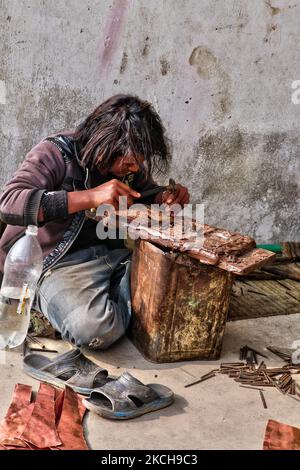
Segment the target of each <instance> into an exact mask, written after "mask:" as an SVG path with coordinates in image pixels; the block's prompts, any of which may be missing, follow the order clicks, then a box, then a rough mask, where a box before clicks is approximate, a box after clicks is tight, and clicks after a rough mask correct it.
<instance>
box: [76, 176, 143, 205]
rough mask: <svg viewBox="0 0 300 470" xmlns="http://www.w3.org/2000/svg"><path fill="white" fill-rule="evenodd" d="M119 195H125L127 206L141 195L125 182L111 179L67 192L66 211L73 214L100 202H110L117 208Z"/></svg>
mask: <svg viewBox="0 0 300 470" xmlns="http://www.w3.org/2000/svg"><path fill="white" fill-rule="evenodd" d="M120 196H126V197H127V206H128V207H129V206H131V205H132V204H133V202H134V199H136V198H139V197H140V196H141V195H140V193H138V192H137V191H135V190H134V189H132V188H129V186H127V185H126V184H125V183H122V182H121V181H119V180H117V179H112V180H110V181H107V182H106V183H103V184H100V185H99V186H96V187H95V188H91V189H87V190H84V191H75V192H70V193H68V212H69V214H73V213H75V212H79V211H82V210H86V209H90V208H91V207H95V208H96V207H98V206H100V205H101V204H111V205H113V206H114V207H115V209H118V208H119V197H120Z"/></svg>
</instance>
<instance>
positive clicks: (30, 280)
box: [0, 225, 43, 349]
mask: <svg viewBox="0 0 300 470" xmlns="http://www.w3.org/2000/svg"><path fill="white" fill-rule="evenodd" d="M37 233H38V228H37V227H36V226H34V225H29V226H28V227H27V229H26V232H25V235H24V236H22V237H21V238H20V239H19V240H18V241H17V242H16V243H15V244H14V245H13V246H12V247H11V249H10V250H9V252H8V254H7V256H6V259H5V263H4V276H3V281H2V285H1V290H0V349H5V348H6V347H9V348H14V347H16V346H19V345H20V344H22V343H23V341H24V339H25V337H26V335H27V330H28V326H29V321H30V309H31V306H32V302H33V299H34V296H35V291H36V287H37V282H38V280H39V277H40V276H41V273H42V267H43V254H42V249H41V247H40V244H39V242H38V239H37Z"/></svg>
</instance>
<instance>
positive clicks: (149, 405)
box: [83, 372, 174, 419]
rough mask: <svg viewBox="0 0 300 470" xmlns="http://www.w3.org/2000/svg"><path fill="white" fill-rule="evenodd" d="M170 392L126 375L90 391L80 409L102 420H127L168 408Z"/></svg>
mask: <svg viewBox="0 0 300 470" xmlns="http://www.w3.org/2000/svg"><path fill="white" fill-rule="evenodd" d="M173 401H174V393H173V392H172V390H170V389H169V388H168V387H165V386H164V385H160V384H148V385H144V384H143V383H142V382H140V381H139V380H137V379H136V378H135V377H133V376H132V375H131V374H130V373H129V372H124V373H123V374H122V375H121V376H120V377H119V378H118V379H117V380H113V381H111V382H109V383H107V384H105V385H104V386H103V387H101V388H98V389H95V390H93V391H92V392H91V395H90V397H89V399H86V398H85V399H84V400H83V404H84V406H85V407H86V408H87V409H88V410H90V411H94V412H95V413H97V414H99V415H100V416H102V417H103V418H109V419H130V418H135V417H137V416H140V415H142V414H144V413H149V412H150V411H155V410H159V409H160V408H165V407H166V406H169V405H171V404H172V403H173Z"/></svg>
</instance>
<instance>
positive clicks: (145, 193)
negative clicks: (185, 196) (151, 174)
mask: <svg viewBox="0 0 300 470" xmlns="http://www.w3.org/2000/svg"><path fill="white" fill-rule="evenodd" d="M163 191H169V192H170V193H173V194H174V193H175V192H176V183H175V181H174V180H173V178H170V179H169V184H167V185H166V186H156V187H155V188H153V189H148V191H143V192H141V193H140V194H141V198H144V197H149V196H154V195H155V194H159V193H161V192H163Z"/></svg>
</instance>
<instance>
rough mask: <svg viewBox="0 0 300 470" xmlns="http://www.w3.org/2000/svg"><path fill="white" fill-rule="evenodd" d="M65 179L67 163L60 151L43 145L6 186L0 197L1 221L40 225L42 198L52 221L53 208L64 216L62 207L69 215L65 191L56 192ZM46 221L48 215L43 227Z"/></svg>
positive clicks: (47, 143) (47, 144)
mask: <svg viewBox="0 0 300 470" xmlns="http://www.w3.org/2000/svg"><path fill="white" fill-rule="evenodd" d="M64 175H65V162H64V159H63V157H62V155H61V153H60V152H59V150H58V149H57V148H56V147H55V146H54V145H53V144H52V143H50V142H47V141H43V142H40V143H39V144H38V145H36V146H35V147H34V148H33V149H32V150H31V151H30V152H29V153H28V154H27V155H26V157H25V160H24V161H23V163H22V164H21V166H20V168H19V169H18V170H17V171H16V173H15V174H14V176H13V177H12V179H11V180H10V181H9V182H8V183H7V184H6V185H5V187H4V190H3V193H2V194H1V197H0V218H1V220H2V221H3V222H5V223H6V224H10V225H20V226H27V225H41V224H39V222H38V213H39V209H40V205H41V200H42V198H43V196H44V199H46V203H45V204H44V205H45V207H47V206H48V207H49V208H50V209H49V213H50V218H51V217H52V218H53V215H55V214H53V211H54V209H53V207H58V212H59V211H61V212H63V211H62V207H64V211H66V209H67V194H66V191H64V190H60V191H57V188H59V187H60V185H61V183H62V181H63V179H64ZM49 194H50V196H49ZM47 195H48V196H47ZM47 198H48V202H47ZM49 198H50V199H51V203H49ZM51 208H52V209H51ZM48 215H49V214H48ZM56 215H57V214H56ZM48 218H49V217H48ZM47 221H48V220H47V214H44V222H43V223H45V222H47Z"/></svg>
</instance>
